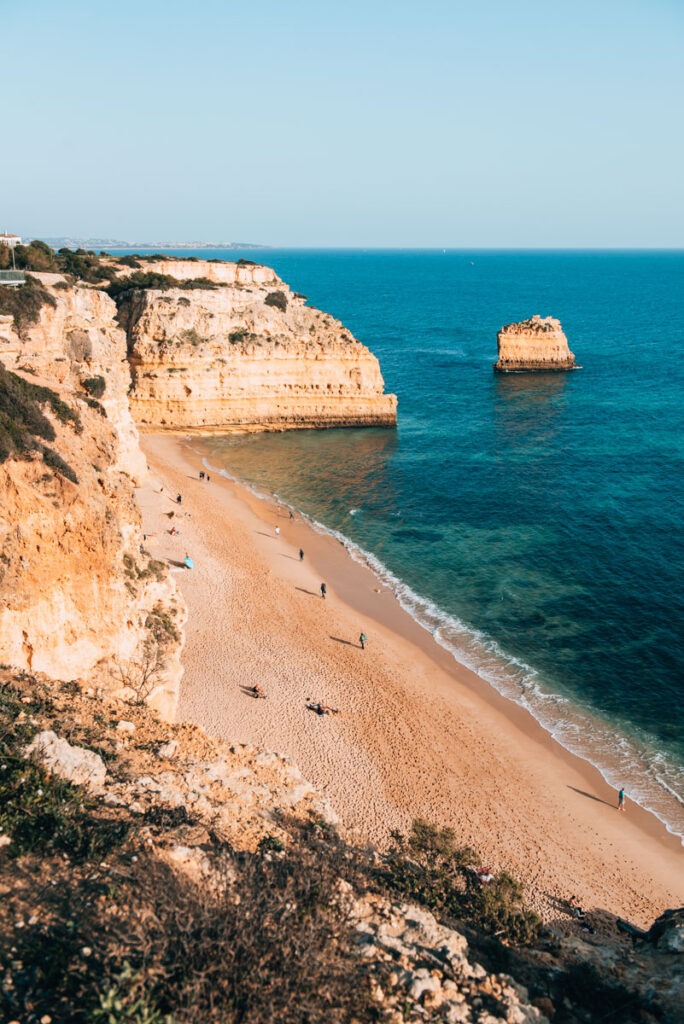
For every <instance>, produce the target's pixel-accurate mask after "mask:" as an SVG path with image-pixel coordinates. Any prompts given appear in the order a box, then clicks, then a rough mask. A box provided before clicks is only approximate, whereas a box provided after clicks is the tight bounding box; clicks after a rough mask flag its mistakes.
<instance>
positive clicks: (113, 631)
mask: <svg viewBox="0 0 684 1024" xmlns="http://www.w3.org/2000/svg"><path fill="white" fill-rule="evenodd" d="M42 285H43V286H44V287H45V288H46V291H47V293H48V295H49V297H50V300H51V301H46V302H45V303H44V305H43V306H42V308H41V310H40V316H39V318H38V320H37V322H36V323H34V324H33V325H32V326H29V327H28V328H26V329H24V330H23V331H22V335H21V337H20V336H19V334H18V333H17V332H16V330H15V329H14V324H13V323H12V322H11V321H10V320H9V319H8V318H5V319H4V320H3V322H2V324H0V365H2V366H4V370H11V371H16V374H15V373H14V372H13V373H4V370H3V379H2V382H0V392H2V393H1V394H0V427H2V428H4V430H5V434H4V436H5V438H9V439H10V442H11V441H12V439H15V442H16V443H12V444H10V446H9V450H8V446H7V444H6V445H5V449H4V450H3V451H1V452H0V662H2V663H5V664H11V665H14V666H16V667H17V668H21V669H24V670H28V671H31V670H32V671H40V672H44V673H46V674H47V675H50V676H52V677H53V678H58V679H75V678H88V679H90V680H91V681H94V682H96V683H102V684H106V685H107V686H108V687H109V688H110V689H111V688H113V687H114V688H117V687H118V688H119V689H121V688H123V687H127V688H128V690H129V692H134V693H135V694H136V696H142V697H149V699H150V700H151V702H152V703H153V704H154V705H155V706H156V707H158V708H159V709H160V711H162V712H163V713H164V714H165V715H172V714H173V712H174V709H175V703H176V694H177V687H178V682H179V679H180V676H181V673H182V669H181V667H180V661H179V652H180V645H181V633H182V627H183V624H184V620H185V614H186V613H185V608H184V605H183V603H182V601H181V599H180V597H179V595H178V593H177V589H176V586H175V583H174V582H173V581H172V580H171V578H170V576H169V574H168V570H167V567H166V566H165V565H163V564H161V563H158V562H155V561H154V560H153V559H151V558H150V556H149V555H148V554H147V553H146V552H145V551H144V550H143V545H142V541H143V538H142V533H141V525H140V514H139V511H138V508H137V505H136V503H135V498H134V492H133V483H134V481H138V480H140V479H141V478H142V475H143V474H144V471H145V460H144V457H143V455H142V453H141V451H140V449H139V447H138V443H137V432H136V429H135V426H134V424H133V421H132V419H131V416H130V412H129V409H128V404H127V390H128V386H129V384H130V376H129V371H128V364H127V362H126V345H125V336H124V333H123V331H121V330H120V329H119V328H117V327H116V324H115V323H114V321H113V313H114V311H115V306H114V303H113V302H112V300H111V299H109V298H108V296H106V295H105V294H103V293H102V292H100V291H97V290H94V289H91V288H87V287H70V288H66V287H63V286H62V287H60V285H62V282H61V281H60V279H59V278H58V277H57V276H55V275H42ZM48 389H49V390H48ZM89 390H90V392H91V393H89ZM93 393H97V394H98V396H99V400H98V399H96V398H94V397H93ZM36 431H37V433H38V435H39V437H37V438H36V436H34V435H35V434H36ZM46 438H47V439H48V441H49V443H45V439H46Z"/></svg>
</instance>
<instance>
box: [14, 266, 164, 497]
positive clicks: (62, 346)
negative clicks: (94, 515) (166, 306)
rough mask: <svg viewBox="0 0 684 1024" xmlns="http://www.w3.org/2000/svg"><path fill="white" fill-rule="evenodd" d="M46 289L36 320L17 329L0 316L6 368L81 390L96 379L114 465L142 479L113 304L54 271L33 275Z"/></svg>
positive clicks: (123, 351)
mask: <svg viewBox="0 0 684 1024" xmlns="http://www.w3.org/2000/svg"><path fill="white" fill-rule="evenodd" d="M32 276H33V277H34V278H36V279H37V280H38V281H40V283H41V284H42V285H43V286H44V287H45V288H46V289H47V290H48V292H49V294H50V296H51V298H52V301H53V303H54V304H53V305H50V304H48V303H46V304H45V305H43V307H42V308H41V310H40V314H39V318H38V322H37V323H35V324H33V325H31V326H30V327H29V328H28V329H26V330H25V331H23V332H22V335H21V337H20V336H19V334H18V333H17V331H16V330H15V329H14V324H13V321H12V318H11V317H3V318H0V320H1V321H2V322H0V360H2V362H3V363H4V364H5V366H6V368H7V369H10V370H14V369H16V367H17V366H18V365H22V366H24V367H27V369H28V372H30V373H32V374H38V375H39V376H42V377H45V378H46V379H47V382H48V383H53V384H59V385H62V386H64V387H66V388H67V389H70V390H73V391H75V392H78V393H81V394H82V393H83V387H82V384H83V382H84V381H87V380H89V379H93V378H95V377H102V378H103V381H104V391H103V392H102V394H101V395H100V396H99V397H98V401H99V403H100V405H101V406H102V407H103V408H104V410H105V412H106V413H107V419H108V421H109V424H110V425H111V427H112V428H113V429H114V431H115V432H116V435H117V438H118V446H117V452H116V460H117V461H116V468H118V469H121V470H123V471H125V472H126V473H128V474H130V476H131V477H132V478H133V480H134V481H135V482H136V483H140V482H142V480H143V478H144V476H145V472H146V464H145V457H144V455H143V454H142V452H141V451H140V448H139V446H138V431H137V429H136V426H135V423H134V422H133V418H132V416H131V412H130V407H129V404H128V389H129V387H130V383H131V375H130V369H129V366H128V360H127V353H126V336H125V334H124V332H123V331H122V330H121V328H120V327H119V325H118V324H117V322H116V304H115V303H114V302H113V300H112V299H110V298H109V296H108V295H107V294H106V293H105V292H103V291H100V290H98V289H96V288H90V287H87V286H84V285H67V283H66V281H65V280H64V278H63V277H61V276H60V275H59V274H33V275H32Z"/></svg>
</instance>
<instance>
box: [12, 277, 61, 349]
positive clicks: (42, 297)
mask: <svg viewBox="0 0 684 1024" xmlns="http://www.w3.org/2000/svg"><path fill="white" fill-rule="evenodd" d="M55 305H56V302H55V300H54V298H53V297H52V295H50V293H49V292H48V291H47V290H46V289H45V288H43V286H42V284H41V283H40V282H39V281H38V280H37V279H36V278H35V277H31V276H30V275H27V276H26V284H22V285H20V286H19V287H18V288H8V287H5V286H0V313H4V314H5V315H6V316H12V317H14V325H15V327H16V329H17V333H18V334H19V336H20V337H24V336H25V334H26V330H27V328H28V327H30V325H31V324H35V323H36V322H37V320H38V317H39V315H40V311H41V309H42V308H43V306H53V307H54V306H55Z"/></svg>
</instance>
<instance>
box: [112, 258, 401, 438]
mask: <svg viewBox="0 0 684 1024" xmlns="http://www.w3.org/2000/svg"><path fill="white" fill-rule="evenodd" d="M145 269H146V270H147V271H149V272H155V273H159V274H164V275H167V276H172V277H177V278H178V279H179V280H182V281H188V280H190V279H193V278H198V277H201V278H203V279H207V280H209V281H212V282H214V283H215V287H214V288H213V289H212V288H207V289H192V290H188V289H185V290H184V289H182V288H178V289H175V288H172V289H168V290H164V291H162V290H158V289H154V288H151V289H150V288H146V289H133V290H131V291H129V292H127V293H125V295H124V296H123V297H122V299H121V300H120V314H119V315H120V322H121V323H122V325H123V326H124V327H125V329H126V333H127V336H128V348H129V359H130V364H131V370H132V375H133V389H132V391H131V396H130V401H131V410H132V413H133V417H134V419H135V420H136V422H137V423H138V424H140V425H142V426H145V427H149V428H183V429H185V428H199V429H206V428H209V429H211V428H216V429H220V430H221V431H226V430H231V429H235V430H245V429H256V430H280V429H286V428H291V427H333V426H366V425H368V426H393V425H394V424H395V423H396V398H395V396H394V395H387V394H384V392H383V388H384V382H383V379H382V375H381V373H380V367H379V364H378V361H377V359H376V358H375V356H374V355H373V354H372V353H371V352H369V350H368V349H367V348H366V347H365V346H364V345H362V344H361V343H360V342H358V341H357V340H356V339H355V338H354V337H353V336H352V335H351V333H350V332H349V331H348V330H346V328H344V327H343V325H342V324H341V323H340V322H339V321H338V320H335V319H334V317H332V316H329V315H328V314H326V313H322V312H320V311H319V310H316V309H312V308H310V307H308V306H307V305H306V299H305V298H304V297H303V296H301V295H297V294H295V293H293V292H292V291H291V290H290V288H289V287H288V286H287V285H286V284H284V283H283V282H282V281H281V280H279V278H277V277H276V275H275V274H274V273H273V271H272V270H270V269H269V268H267V267H260V266H252V265H247V266H241V265H239V264H232V263H208V262H205V261H198V262H190V261H184V260H171V261H166V260H165V261H159V262H155V263H147V264H146V268H145Z"/></svg>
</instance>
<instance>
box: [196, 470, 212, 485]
mask: <svg viewBox="0 0 684 1024" xmlns="http://www.w3.org/2000/svg"><path fill="white" fill-rule="evenodd" d="M199 478H200V480H206V481H207V483H209V482H210V481H211V477H210V476H209V474H208V473H205V472H204V470H203V469H200V475H199Z"/></svg>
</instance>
